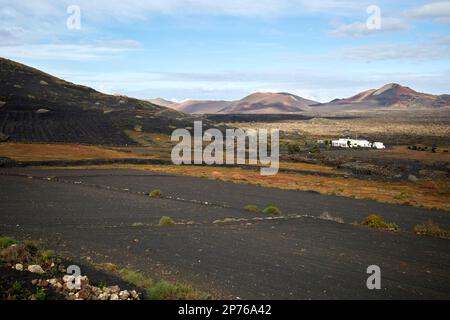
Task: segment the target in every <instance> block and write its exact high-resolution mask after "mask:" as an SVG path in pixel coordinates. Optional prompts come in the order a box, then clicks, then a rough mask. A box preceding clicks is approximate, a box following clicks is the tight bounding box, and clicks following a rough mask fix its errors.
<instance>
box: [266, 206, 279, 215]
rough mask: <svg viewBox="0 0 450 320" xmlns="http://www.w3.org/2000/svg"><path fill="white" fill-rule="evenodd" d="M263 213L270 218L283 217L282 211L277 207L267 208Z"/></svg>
mask: <svg viewBox="0 0 450 320" xmlns="http://www.w3.org/2000/svg"><path fill="white" fill-rule="evenodd" d="M263 213H264V214H267V215H269V216H279V215H281V211H280V209H278V208H277V207H275V206H268V207H267V208H265V209H264V210H263Z"/></svg>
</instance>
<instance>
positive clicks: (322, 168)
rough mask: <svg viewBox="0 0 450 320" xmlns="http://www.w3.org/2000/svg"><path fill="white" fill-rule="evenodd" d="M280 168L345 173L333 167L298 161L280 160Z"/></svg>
mask: <svg viewBox="0 0 450 320" xmlns="http://www.w3.org/2000/svg"><path fill="white" fill-rule="evenodd" d="M280 168H281V169H292V170H301V171H311V172H322V173H332V174H341V175H345V172H341V171H338V170H336V168H334V167H331V166H326V165H320V164H310V163H300V162H280Z"/></svg>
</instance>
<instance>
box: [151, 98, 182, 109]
mask: <svg viewBox="0 0 450 320" xmlns="http://www.w3.org/2000/svg"><path fill="white" fill-rule="evenodd" d="M148 102H150V103H153V104H156V105H157V106H161V107H166V108H167V107H170V106H171V105H173V104H175V102H172V101H169V100H166V99H163V98H155V99H150V100H148Z"/></svg>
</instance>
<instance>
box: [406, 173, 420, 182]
mask: <svg viewBox="0 0 450 320" xmlns="http://www.w3.org/2000/svg"><path fill="white" fill-rule="evenodd" d="M408 180H409V181H411V182H417V181H419V179H418V178H417V177H416V176H415V175H413V174H410V175H409V176H408Z"/></svg>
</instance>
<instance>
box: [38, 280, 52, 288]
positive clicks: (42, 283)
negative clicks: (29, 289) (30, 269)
mask: <svg viewBox="0 0 450 320" xmlns="http://www.w3.org/2000/svg"><path fill="white" fill-rule="evenodd" d="M36 285H37V286H38V287H44V288H46V287H48V285H49V283H48V281H47V280H39V281H38V282H37V284H36Z"/></svg>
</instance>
